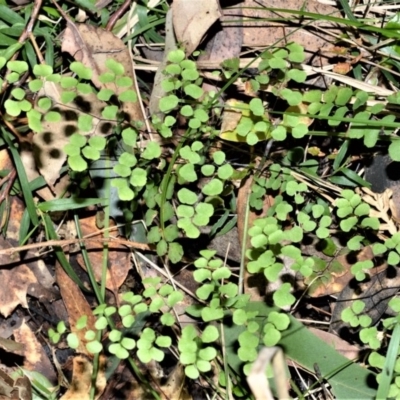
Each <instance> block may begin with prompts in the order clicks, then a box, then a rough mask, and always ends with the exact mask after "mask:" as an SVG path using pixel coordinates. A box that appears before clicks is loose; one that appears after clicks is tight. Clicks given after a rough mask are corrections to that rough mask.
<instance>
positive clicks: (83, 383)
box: [60, 355, 107, 400]
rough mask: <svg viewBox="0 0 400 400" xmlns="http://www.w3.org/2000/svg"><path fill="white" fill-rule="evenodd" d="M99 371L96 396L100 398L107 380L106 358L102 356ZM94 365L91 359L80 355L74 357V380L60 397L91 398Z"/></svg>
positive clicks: (71, 398) (68, 398)
mask: <svg viewBox="0 0 400 400" xmlns="http://www.w3.org/2000/svg"><path fill="white" fill-rule="evenodd" d="M99 364H100V365H99V371H98V374H97V379H96V393H95V396H94V398H95V399H98V398H99V397H100V396H101V394H102V393H103V391H104V389H105V387H106V383H107V380H106V378H105V369H106V358H105V357H104V356H100V359H99ZM92 372H93V365H92V363H91V361H90V360H89V359H88V358H87V357H85V356H83V355H78V356H76V357H74V359H73V367H72V381H71V384H70V387H69V389H68V390H67V391H66V392H65V394H64V395H63V396H62V397H60V400H89V399H90V398H91V397H90V388H91V386H92Z"/></svg>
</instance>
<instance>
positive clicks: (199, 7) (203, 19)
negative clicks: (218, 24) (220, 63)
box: [171, 0, 222, 55]
mask: <svg viewBox="0 0 400 400" xmlns="http://www.w3.org/2000/svg"><path fill="white" fill-rule="evenodd" d="M171 9H172V20H173V24H174V31H175V35H176V39H177V40H178V42H180V43H182V44H183V46H184V48H185V52H186V54H187V55H189V54H192V53H193V51H194V50H195V49H196V48H197V46H198V45H199V44H200V42H201V40H202V39H203V37H204V35H205V34H206V33H207V31H208V30H209V28H210V26H211V25H212V24H213V23H214V22H215V21H217V20H218V19H219V18H220V17H221V16H222V12H221V9H220V7H219V4H218V1H217V0H200V1H193V0H174V2H173V3H172V6H171Z"/></svg>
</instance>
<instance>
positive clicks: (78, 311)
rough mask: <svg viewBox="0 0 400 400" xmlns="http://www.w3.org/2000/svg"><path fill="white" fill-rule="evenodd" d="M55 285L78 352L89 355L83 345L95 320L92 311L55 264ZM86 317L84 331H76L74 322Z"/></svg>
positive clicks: (76, 288) (75, 285)
mask: <svg viewBox="0 0 400 400" xmlns="http://www.w3.org/2000/svg"><path fill="white" fill-rule="evenodd" d="M56 277H57V283H58V286H59V287H60V293H61V297H62V299H63V301H64V304H65V308H66V309H67V311H68V321H69V323H70V326H71V331H72V332H74V333H75V334H76V335H77V336H78V338H79V347H78V349H77V351H78V352H80V353H82V354H89V353H88V351H87V349H86V346H85V344H86V343H87V340H86V339H85V333H86V331H87V330H88V329H94V323H95V318H94V315H93V313H92V309H91V307H90V305H89V303H88V302H87V300H86V299H85V297H84V296H83V294H82V292H81V290H80V289H79V287H78V285H77V284H76V283H75V282H74V281H73V280H72V279H71V278H70V277H69V276H68V275H67V274H66V273H65V271H64V270H63V268H62V267H61V266H60V265H59V264H56ZM84 315H86V316H87V324H86V328H85V329H79V330H78V329H76V322H77V321H78V319H79V318H80V317H82V316H84Z"/></svg>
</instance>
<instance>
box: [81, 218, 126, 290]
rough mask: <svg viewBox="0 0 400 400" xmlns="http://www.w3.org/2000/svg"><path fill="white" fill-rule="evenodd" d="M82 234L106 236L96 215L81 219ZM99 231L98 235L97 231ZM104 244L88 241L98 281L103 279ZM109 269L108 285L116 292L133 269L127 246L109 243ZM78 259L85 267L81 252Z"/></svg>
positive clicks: (93, 236) (89, 252)
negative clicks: (101, 230)
mask: <svg viewBox="0 0 400 400" xmlns="http://www.w3.org/2000/svg"><path fill="white" fill-rule="evenodd" d="M80 223H81V229H82V235H83V236H86V235H90V236H91V237H92V238H97V237H104V235H103V234H102V233H101V232H100V231H99V230H98V229H97V227H96V220H95V217H94V216H93V217H88V218H84V219H82V220H81V221H80ZM96 231H97V232H98V234H97V235H96V234H95V232H96ZM103 246H104V245H103V244H102V243H101V242H88V243H87V244H86V249H87V251H88V254H89V259H90V262H91V265H92V268H93V272H94V275H95V277H96V280H97V281H98V282H100V281H101V279H102V274H103V272H102V265H103ZM108 251H109V253H108V269H107V276H106V287H107V289H110V290H111V291H113V292H115V291H116V290H117V289H118V288H119V287H120V286H121V285H122V284H123V283H124V281H125V279H126V277H127V276H128V273H129V270H130V269H131V262H130V256H131V252H130V251H129V249H127V248H126V246H122V245H119V244H117V243H109V244H108ZM77 261H78V262H79V264H80V265H81V266H82V268H84V269H86V268H85V262H84V260H83V257H82V255H81V254H79V255H78V256H77Z"/></svg>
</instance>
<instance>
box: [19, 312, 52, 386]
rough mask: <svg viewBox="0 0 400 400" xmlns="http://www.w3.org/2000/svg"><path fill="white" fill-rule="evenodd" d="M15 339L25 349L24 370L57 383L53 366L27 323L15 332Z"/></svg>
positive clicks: (23, 323) (23, 322)
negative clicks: (34, 372)
mask: <svg viewBox="0 0 400 400" xmlns="http://www.w3.org/2000/svg"><path fill="white" fill-rule="evenodd" d="M14 337H15V340H16V341H17V342H18V343H21V344H22V345H23V346H24V348H25V352H24V356H25V358H24V364H23V366H24V368H26V369H27V370H29V371H36V372H39V373H41V374H43V375H44V376H46V377H47V379H49V380H50V381H56V379H57V375H56V373H55V371H54V367H53V364H52V363H51V362H50V360H49V357H48V356H47V354H46V352H45V351H44V348H43V346H42V345H41V344H40V343H39V341H38V340H37V338H36V335H35V333H34V332H32V330H31V328H30V327H29V326H28V324H27V323H26V322H25V320H23V321H22V324H21V326H20V327H19V328H17V329H15V330H14Z"/></svg>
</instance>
